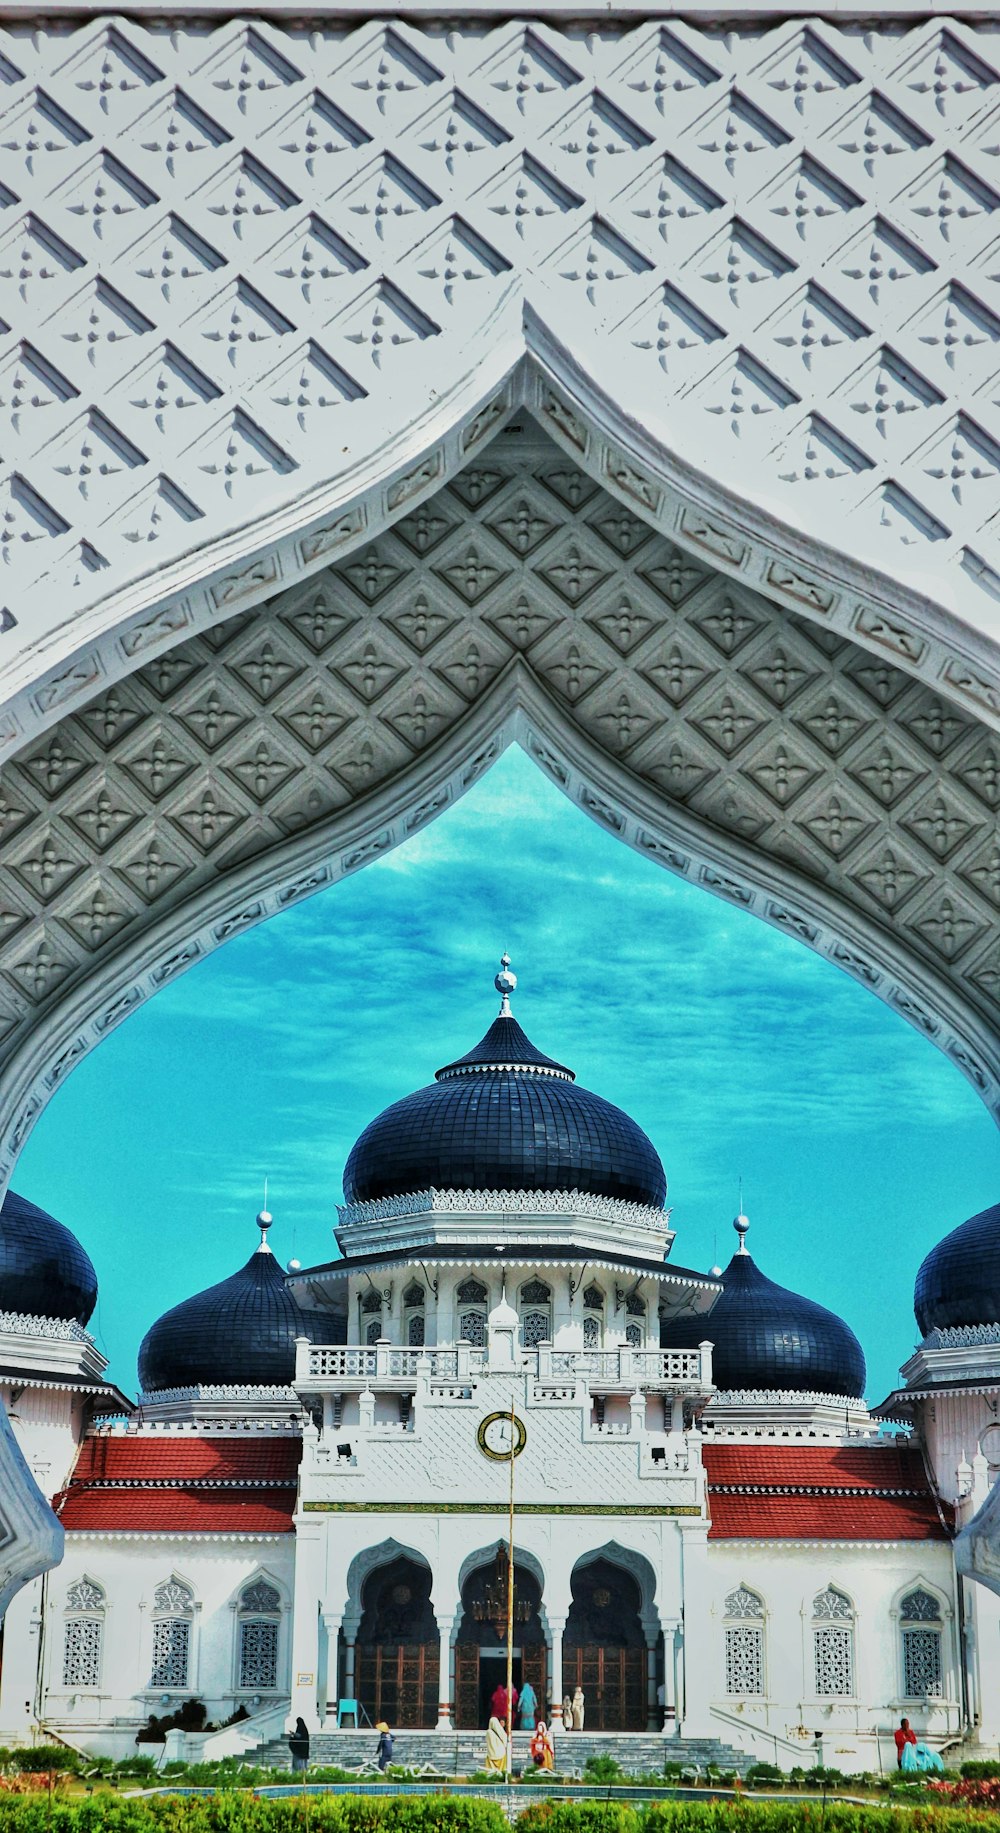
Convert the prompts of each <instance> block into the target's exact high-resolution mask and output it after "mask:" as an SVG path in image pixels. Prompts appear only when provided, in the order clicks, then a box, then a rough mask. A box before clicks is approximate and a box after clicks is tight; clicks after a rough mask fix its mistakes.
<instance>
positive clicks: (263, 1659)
mask: <svg viewBox="0 0 1000 1833" xmlns="http://www.w3.org/2000/svg"><path fill="white" fill-rule="evenodd" d="M239 1618H240V1625H239V1675H240V1677H239V1685H240V1688H241V1689H242V1691H244V1692H246V1693H266V1692H272V1691H273V1690H274V1689H275V1688H276V1687H277V1684H278V1624H279V1622H280V1619H281V1598H280V1596H279V1595H278V1592H277V1590H276V1588H275V1587H274V1585H269V1584H268V1582H267V1580H266V1579H263V1578H258V1579H254V1581H253V1583H252V1584H249V1585H247V1586H245V1587H244V1589H243V1590H242V1591H241V1592H240V1603H239Z"/></svg>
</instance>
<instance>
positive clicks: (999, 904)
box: [959, 835, 1000, 910]
mask: <svg viewBox="0 0 1000 1833" xmlns="http://www.w3.org/2000/svg"><path fill="white" fill-rule="evenodd" d="M959 871H960V872H961V874H962V877H963V878H964V879H965V881H966V883H967V884H969V885H971V886H972V889H973V890H974V891H978V892H979V894H980V896H982V897H987V898H989V901H990V903H991V904H992V905H993V907H994V909H996V910H1000V840H997V838H996V836H995V835H993V836H992V837H991V838H990V839H988V840H985V841H984V842H983V844H982V846H980V847H979V848H977V850H976V852H975V853H973V855H972V857H971V859H967V860H965V862H964V863H963V864H962V865H961V866H960V867H959Z"/></svg>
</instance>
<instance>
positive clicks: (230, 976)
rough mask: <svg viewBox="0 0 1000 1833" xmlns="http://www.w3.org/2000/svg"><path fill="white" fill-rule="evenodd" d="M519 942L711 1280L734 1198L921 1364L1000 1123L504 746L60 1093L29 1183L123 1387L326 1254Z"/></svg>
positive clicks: (939, 1063)
mask: <svg viewBox="0 0 1000 1833" xmlns="http://www.w3.org/2000/svg"><path fill="white" fill-rule="evenodd" d="M505 947H506V948H507V949H508V950H509V952H510V954H511V956H512V959H513V966H514V968H515V970H516V972H517V974H518V977H519V986H518V992H517V994H516V996H515V1004H514V1009H515V1011H516V1013H517V1016H518V1018H519V1019H520V1020H521V1023H522V1024H523V1025H524V1027H525V1029H526V1030H527V1032H528V1034H529V1036H531V1037H532V1038H533V1039H534V1041H535V1042H536V1043H537V1044H538V1045H539V1046H540V1047H541V1048H542V1049H544V1050H546V1051H547V1052H549V1054H550V1055H552V1056H554V1057H556V1058H558V1059H559V1060H560V1061H562V1062H565V1063H569V1065H570V1066H571V1067H572V1068H574V1069H575V1070H576V1073H577V1076H578V1078H579V1080H580V1081H581V1082H583V1083H584V1084H585V1085H587V1086H589V1087H591V1088H593V1089H595V1090H597V1091H598V1092H599V1093H600V1094H602V1095H605V1096H607V1097H608V1098H609V1099H610V1100H612V1101H615V1102H617V1103H618V1104H619V1105H620V1106H622V1107H624V1108H626V1109H627V1110H628V1111H629V1113H631V1114H633V1115H634V1116H635V1117H636V1119H637V1120H638V1121H639V1122H640V1124H641V1125H642V1126H643V1127H645V1129H646V1130H647V1132H648V1133H649V1134H650V1135H651V1137H652V1139H653V1140H654V1142H655V1144H656V1146H657V1148H658V1150H659V1152H660V1156H661V1158H662V1159H663V1162H664V1165H665V1167H666V1171H667V1178H668V1182H669V1195H668V1202H669V1203H670V1204H671V1205H672V1206H673V1224H674V1227H675V1228H676V1230H677V1240H676V1243H675V1246H674V1250H673V1255H674V1258H675V1259H676V1260H679V1261H681V1262H682V1263H683V1264H685V1265H688V1266H696V1267H707V1266H709V1265H710V1264H711V1263H712V1262H713V1261H715V1260H718V1261H720V1262H721V1263H722V1264H723V1265H725V1264H726V1262H727V1261H728V1260H729V1258H730V1255H731V1253H732V1251H733V1249H734V1247H735V1237H734V1235H733V1233H732V1229H731V1222H732V1218H733V1216H734V1215H735V1213H736V1208H737V1187H738V1179H739V1177H740V1176H742V1178H743V1191H744V1206H745V1208H746V1210H747V1212H748V1214H749V1216H750V1218H751V1222H752V1225H753V1226H752V1231H751V1234H750V1238H749V1245H750V1248H751V1251H752V1252H753V1253H754V1255H755V1257H756V1259H757V1261H758V1264H759V1265H760V1266H761V1267H762V1268H763V1270H764V1271H765V1272H767V1273H768V1274H769V1275H770V1276H771V1277H772V1278H774V1279H777V1280H778V1281H780V1282H781V1283H782V1284H786V1285H789V1286H791V1287H793V1288H794V1289H796V1290H799V1291H801V1292H805V1293H808V1294H809V1296H810V1297H812V1298H816V1299H818V1300H819V1301H820V1302H822V1303H824V1304H827V1305H830V1306H832V1307H833V1308H834V1309H835V1310H836V1311H838V1312H840V1313H841V1315H842V1316H844V1317H846V1318H847V1319H848V1321H849V1322H850V1324H851V1325H852V1326H853V1328H854V1329H855V1330H856V1331H857V1333H858V1335H859V1337H860V1338H861V1341H862V1343H863V1345H864V1348H865V1352H866V1354H867V1357H868V1366H869V1390H868V1391H869V1397H870V1398H871V1399H876V1400H877V1399H881V1398H882V1396H883V1394H884V1393H886V1392H887V1391H888V1389H889V1388H890V1386H891V1385H892V1384H893V1383H894V1381H895V1378H896V1371H897V1368H898V1365H899V1362H900V1360H901V1359H903V1358H905V1356H906V1355H907V1354H908V1353H909V1351H910V1349H911V1347H912V1344H913V1341H914V1337H915V1328H914V1324H913V1317H912V1312H911V1308H910V1297H911V1292H912V1285H913V1276H914V1274H915V1272H916V1269H917V1267H918V1265H919V1263H920V1260H921V1258H922V1257H923V1255H924V1254H925V1253H926V1252H927V1250H928V1248H929V1247H930V1246H931V1245H932V1244H933V1243H934V1241H935V1240H937V1239H938V1238H939V1237H940V1236H941V1235H942V1234H944V1233H945V1232H946V1231H947V1230H948V1229H950V1228H952V1227H954V1225H955V1224H956V1223H958V1222H960V1221H962V1220H963V1219H964V1218H965V1217H966V1216H968V1215H971V1214H973V1213H974V1212H975V1211H976V1210H977V1209H981V1208H984V1207H985V1206H986V1205H987V1204H989V1203H992V1202H994V1201H996V1198H997V1192H998V1183H1000V1178H998V1172H1000V1153H998V1148H997V1132H996V1129H995V1127H994V1125H993V1123H992V1121H991V1120H990V1118H989V1116H988V1114H987V1113H986V1111H985V1109H984V1108H983V1107H982V1105H981V1103H980V1102H979V1100H978V1099H977V1097H976V1095H975V1094H974V1093H973V1090H972V1089H971V1087H970V1086H969V1085H968V1083H966V1082H965V1081H964V1079H963V1078H962V1077H961V1076H960V1075H959V1074H958V1072H957V1070H955V1069H954V1068H952V1067H951V1065H950V1064H949V1063H948V1062H947V1061H946V1060H945V1058H944V1057H943V1056H941V1055H940V1053H939V1052H938V1051H936V1050H935V1049H934V1048H933V1046H932V1045H931V1044H929V1043H928V1042H927V1041H926V1040H925V1039H924V1038H922V1037H920V1036H919V1035H918V1034H917V1033H916V1032H915V1031H913V1030H911V1029H910V1027H909V1026H908V1025H906V1024H905V1023H904V1022H903V1021H902V1020H901V1019H900V1018H898V1017H897V1016H896V1015H895V1014H893V1013H891V1012H890V1011H889V1010H888V1009H887V1008H886V1007H885V1006H883V1005H882V1004H881V1003H880V1002H879V1001H878V1000H876V999H874V998H873V997H872V996H871V995H870V994H868V993H866V992H865V991H864V990H863V989H862V988H861V987H859V986H858V985H857V984H856V983H855V982H854V981H852V980H850V979H849V978H848V977H847V976H846V975H844V974H842V973H841V972H840V971H839V970H838V969H836V968H834V967H832V966H830V965H829V964H828V963H827V962H824V961H822V960H821V959H820V958H819V957H817V956H815V955H813V954H811V953H810V952H809V951H808V950H807V949H805V948H803V947H802V946H801V945H800V944H799V943H797V942H795V941H793V940H792V939H790V938H789V937H787V936H784V935H781V934H779V933H778V932H777V931H775V930H772V929H770V928H768V927H767V926H766V925H764V924H762V923H760V922H758V921H757V920H756V919H755V918H754V917H752V916H749V915H747V913H746V912H743V911H738V910H735V909H733V908H731V907H730V906H729V905H727V904H723V903H720V902H719V901H718V900H716V899H714V898H712V897H710V896H708V895H707V894H706V893H705V892H703V891H700V890H697V889H695V888H693V887H691V886H689V885H687V884H685V883H683V882H682V881H680V880H678V879H675V878H673V877H671V876H670V874H668V873H666V872H664V871H663V870H662V869H661V868H659V867H657V866H655V865H653V864H652V863H651V862H650V861H649V860H647V859H644V858H641V857H639V856H638V855H637V854H635V853H632V852H630V851H629V850H628V849H627V848H625V847H623V846H622V845H621V843H620V842H619V841H616V840H614V839H613V838H612V837H611V836H610V835H608V834H606V833H605V832H604V831H603V830H601V829H599V828H598V827H596V826H595V825H594V824H593V823H591V822H590V821H589V820H588V819H587V818H586V817H585V816H584V815H582V814H581V813H580V812H579V811H578V810H577V809H575V808H573V807H572V806H571V805H570V804H569V803H568V802H567V801H566V800H565V799H564V798H563V797H562V796H561V795H560V794H559V792H558V791H557V790H556V789H555V788H553V787H552V785H551V784H550V783H549V782H548V781H547V780H546V779H545V778H544V777H543V776H542V775H541V773H540V772H539V771H538V770H537V769H536V768H535V766H534V765H532V764H531V763H529V761H528V760H527V758H526V757H525V756H524V755H523V754H522V753H521V752H520V751H518V750H516V749H512V750H511V751H509V752H508V753H507V754H506V756H505V757H504V758H503V759H501V761H500V762H499V763H498V764H497V765H496V766H495V768H494V769H493V770H492V771H491V772H490V774H489V775H488V776H487V777H486V778H484V779H483V780H482V781H481V782H480V783H479V784H478V785H477V786H476V787H475V788H474V789H473V790H471V791H470V793H469V794H468V795H467V796H466V798H465V799H464V800H463V801H462V802H461V803H460V804H459V805H458V806H457V807H456V808H454V809H451V810H450V811H449V812H448V813H447V814H445V815H444V816H443V817H442V818H441V819H440V820H439V821H437V822H436V823H435V824H434V825H433V826H432V827H431V828H429V829H427V830H425V832H423V833H422V834H420V835H419V836H417V837H416V838H415V839H414V840H412V841H410V842H409V843H408V844H407V845H406V846H404V847H401V848H400V849H399V850H398V851H397V852H395V853H393V854H391V855H389V856H388V857H386V858H383V859H381V860H380V861H378V862H377V863H376V864H374V865H372V866H370V867H368V868H367V870H365V871H364V872H361V873H359V874H358V875H357V876H356V877H354V878H350V879H347V880H345V881H344V882H343V883H342V884H340V885H336V886H334V887H332V888H331V889H330V890H328V891H326V892H324V893H322V894H321V895H319V896H317V897H315V898H313V899H312V900H311V901H309V902H308V903H305V904H302V905H299V906H297V907H295V908H293V909H291V910H289V911H287V912H285V913H284V914H283V915H282V916H280V917H277V918H275V919H273V920H272V921H271V922H269V923H266V924H264V925H262V926H261V927H260V928H258V929H255V930H252V931H250V932H249V933H246V934H244V935H241V936H239V937H237V938H235V939H234V940H233V941H231V942H229V943H227V944H226V946H225V947H224V948H222V949H220V950H218V952H217V953H216V954H215V955H213V956H211V957H210V958H209V959H208V960H207V961H205V962H203V963H202V964H201V965H199V966H198V967H196V968H194V969H192V970H190V971H189V972H188V973H187V974H186V975H185V976H184V977H183V978H182V979H180V980H178V981H176V982H174V983H173V984H172V985H170V986H169V987H167V988H166V989H164V991H163V992H161V993H159V994H158V995H157V997H156V998H155V999H154V1000H152V1001H151V1002H150V1003H149V1004H148V1005H147V1006H145V1007H144V1008H143V1009H142V1010H141V1011H139V1012H137V1013H135V1014H134V1015H133V1016H132V1017H130V1018H129V1019H127V1020H126V1021H125V1023H124V1024H122V1025H121V1026H120V1027H119V1029H118V1030H117V1031H115V1032H114V1033H113V1034H112V1035H111V1036H110V1037H109V1038H108V1039H107V1040H106V1041H105V1042H104V1043H103V1044H102V1045H101V1046H100V1048H99V1049H98V1050H97V1051H95V1052H94V1053H93V1055H92V1056H90V1057H89V1058H88V1059H87V1060H86V1061H85V1062H84V1063H83V1064H82V1065H81V1066H80V1067H79V1068H78V1069H76V1070H75V1071H74V1073H73V1074H72V1076H71V1077H70V1078H69V1080H68V1081H67V1083H66V1085H65V1087H64V1088H63V1089H62V1091H61V1092H60V1093H59V1094H58V1095H57V1096H56V1098H55V1099H54V1100H53V1102H52V1103H51V1105H50V1106H49V1108H48V1109H47V1111H46V1113H45V1114H44V1116H43V1118H42V1120H41V1122H40V1123H39V1125H38V1127H37V1128H36V1130H35V1132H34V1134H33V1135H32V1137H31V1139H30V1140H29V1142H28V1145H27V1147H26V1149H25V1151H24V1153H23V1154H22V1157H21V1159H20V1161H19V1163H18V1167H17V1171H16V1174H15V1178H14V1185H15V1188H16V1189H18V1190H20V1191H21V1192H22V1193H23V1194H24V1195H25V1196H28V1197H31V1198H32V1199H33V1200H34V1201H35V1202H38V1203H41V1204H42V1205H43V1206H44V1207H45V1208H47V1209H49V1210H51V1211H52V1213H53V1214H54V1215H56V1216H58V1217H59V1218H60V1219H61V1220H62V1221H64V1222H66V1223H67V1225H68V1226H69V1227H70V1228H72V1229H73V1230H74V1232H75V1233H76V1234H78V1235H79V1237H80V1238H81V1240H82V1241H83V1242H84V1243H85V1245H86V1247H87V1249H88V1251H89V1253H90V1254H91V1257H92V1258H93V1260H94V1262H95V1265H96V1267H97V1271H98V1275H99V1278H100V1286H101V1298H100V1303H99V1309H98V1311H97V1313H96V1316H95V1320H94V1323H93V1325H92V1328H93V1329H94V1330H95V1332H96V1335H97V1338H98V1341H99V1342H100V1344H101V1345H102V1347H103V1349H104V1351H105V1353H106V1354H107V1355H108V1356H109V1357H110V1359H111V1373H112V1374H113V1375H114V1376H115V1377H116V1378H117V1380H118V1381H119V1382H120V1383H121V1384H122V1385H123V1386H124V1387H125V1388H126V1389H127V1390H129V1391H132V1390H134V1385H135V1353H136V1349H137V1347H138V1343H139V1341H140V1339H141V1337H142V1335H143V1333H144V1331H145V1330H146V1329H147V1327H148V1326H149V1324H150V1323H151V1322H152V1321H153V1319H154V1318H155V1317H156V1316H158V1315H159V1313H160V1312H161V1311H164V1310H166V1309H167V1307H168V1306H170V1305H172V1304H175V1303H176V1302H177V1301H178V1300H179V1299H181V1298H183V1297H186V1296H187V1295H188V1294H189V1293H191V1292H194V1291H197V1290H199V1289H201V1288H202V1287H204V1286H206V1285H210V1284H211V1283H212V1282H213V1281H215V1280H217V1279H221V1278H224V1277H225V1276H226V1275H227V1274H228V1273H230V1272H231V1271H232V1270H233V1269H234V1268H235V1267H236V1266H238V1265H240V1264H241V1263H242V1261H243V1260H244V1259H246V1257H247V1255H248V1254H249V1253H250V1251H251V1249H252V1248H253V1246H254V1244H255V1242H256V1240H257V1238H258V1237H257V1231H256V1229H255V1228H254V1222H253V1218H254V1215H255V1212H256V1211H257V1209H258V1208H259V1207H260V1202H261V1196H262V1187H263V1180H264V1176H265V1174H267V1176H268V1177H269V1179H270V1200H269V1206H270V1208H271V1209H272V1211H273V1212H274V1216H275V1229H274V1232H273V1236H272V1242H273V1246H274V1249H275V1251H276V1253H277V1254H278V1255H279V1257H280V1258H281V1259H282V1260H283V1261H287V1260H288V1258H290V1257H291V1256H292V1255H295V1256H297V1257H298V1258H299V1259H300V1260H301V1261H302V1262H303V1263H304V1264H308V1263H309V1262H310V1261H318V1260H325V1259H328V1258H329V1257H330V1254H331V1252H332V1249H333V1243H332V1239H331V1229H332V1226H333V1224H334V1222H335V1220H336V1208H335V1206H336V1204H337V1202H338V1201H340V1200H342V1190H341V1178H342V1172H343V1167H344V1163H345V1160H346V1158H347V1154H348V1152H349V1150H350V1147H351V1145H352V1143H353V1141H354V1139H355V1138H356V1136H357V1135H358V1133H360V1131H361V1129H362V1127H363V1126H365V1124H366V1123H367V1122H368V1120H370V1119H371V1118H372V1116H373V1115H374V1114H376V1113H377V1112H378V1111H379V1110H380V1109H381V1108H383V1107H385V1106H386V1105H387V1104H388V1103H389V1102H390V1101H393V1100H396V1099H397V1098H398V1097H399V1096H401V1095H403V1094H406V1093H408V1092H409V1091H410V1090H411V1089H413V1088H416V1087H418V1086H420V1085H421V1084H422V1083H425V1082H427V1081H429V1080H430V1079H431V1077H432V1075H433V1071H434V1070H435V1069H436V1068H437V1067H438V1066H439V1065H440V1064H441V1063H444V1062H447V1061H448V1060H449V1059H450V1058H452V1057H454V1056H455V1055H456V1054H458V1053H459V1052H461V1051H462V1050H465V1049H467V1048H469V1047H470V1046H471V1045H472V1044H473V1043H475V1042H476V1040H477V1039H478V1038H479V1037H480V1036H481V1035H482V1033H483V1032H484V1031H485V1030H486V1027H487V1025H488V1024H489V1023H490V1021H491V1019H492V1017H493V1014H494V1011H495V1008H496V1003H497V1001H496V995H495V993H494V991H493V986H492V980H493V975H494V973H495V971H496V967H497V958H498V956H499V954H500V953H501V950H502V949H503V948H505Z"/></svg>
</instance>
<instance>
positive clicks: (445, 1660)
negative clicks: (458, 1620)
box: [436, 1612, 455, 1731]
mask: <svg viewBox="0 0 1000 1833" xmlns="http://www.w3.org/2000/svg"><path fill="white" fill-rule="evenodd" d="M437 1626H438V1635H439V1636H440V1638H441V1646H440V1649H439V1652H438V1715H437V1726H436V1729H437V1730H438V1731H451V1730H453V1729H454V1720H453V1717H452V1714H453V1713H454V1710H455V1698H454V1691H453V1678H452V1676H453V1664H452V1649H451V1638H452V1632H453V1630H454V1627H455V1619H454V1617H451V1616H445V1615H444V1614H443V1613H441V1612H438V1616H437Z"/></svg>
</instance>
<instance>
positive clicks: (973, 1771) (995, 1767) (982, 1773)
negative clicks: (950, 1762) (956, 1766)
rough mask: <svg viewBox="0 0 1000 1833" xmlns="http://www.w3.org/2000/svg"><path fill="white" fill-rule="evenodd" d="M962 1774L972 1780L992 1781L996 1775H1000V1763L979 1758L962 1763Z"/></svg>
mask: <svg viewBox="0 0 1000 1833" xmlns="http://www.w3.org/2000/svg"><path fill="white" fill-rule="evenodd" d="M962 1775H963V1777H965V1778H967V1779H968V1780H969V1781H970V1782H991V1781H992V1780H993V1778H994V1776H1000V1763H991V1762H989V1761H988V1760H987V1761H981V1760H977V1761H976V1762H974V1763H972V1762H970V1763H963V1764H962Z"/></svg>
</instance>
